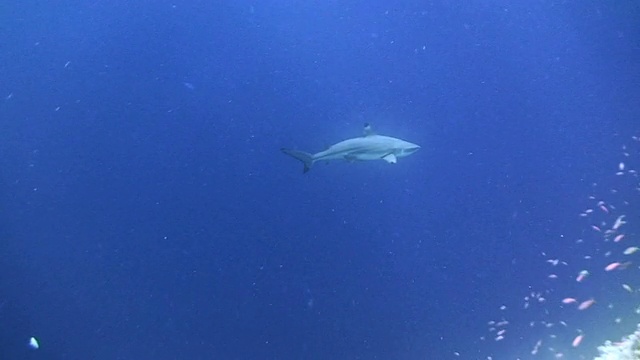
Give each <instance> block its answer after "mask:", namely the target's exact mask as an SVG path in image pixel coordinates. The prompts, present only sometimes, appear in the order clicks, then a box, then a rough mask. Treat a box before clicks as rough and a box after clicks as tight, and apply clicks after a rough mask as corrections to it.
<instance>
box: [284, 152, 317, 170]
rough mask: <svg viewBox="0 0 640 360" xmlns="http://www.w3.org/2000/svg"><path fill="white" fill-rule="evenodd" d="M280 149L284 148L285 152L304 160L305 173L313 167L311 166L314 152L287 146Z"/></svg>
mask: <svg viewBox="0 0 640 360" xmlns="http://www.w3.org/2000/svg"><path fill="white" fill-rule="evenodd" d="M280 150H282V152H283V153H285V154H287V155H289V156H292V157H294V158H296V159H298V160H300V161H302V163H303V164H304V170H303V172H304V173H306V172H307V171H309V170H310V169H311V166H312V165H313V154H309V153H306V152H304V151H298V150H291V149H285V148H282V149H280Z"/></svg>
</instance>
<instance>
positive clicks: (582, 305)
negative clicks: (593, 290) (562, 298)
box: [578, 299, 596, 310]
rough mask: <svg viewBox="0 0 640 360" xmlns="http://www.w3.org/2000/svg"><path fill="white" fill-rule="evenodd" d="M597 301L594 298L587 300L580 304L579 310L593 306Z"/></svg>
mask: <svg viewBox="0 0 640 360" xmlns="http://www.w3.org/2000/svg"><path fill="white" fill-rule="evenodd" d="M595 303H596V301H595V300H594V299H589V300H585V301H583V302H581V303H580V305H578V310H587V309H588V308H590V307H591V305H593V304H595Z"/></svg>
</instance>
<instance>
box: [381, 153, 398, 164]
mask: <svg viewBox="0 0 640 360" xmlns="http://www.w3.org/2000/svg"><path fill="white" fill-rule="evenodd" d="M382 159H383V160H384V161H386V162H388V163H389V164H395V163H396V162H397V161H398V159H397V158H396V156H395V155H394V154H387V155H385V156H383V157H382Z"/></svg>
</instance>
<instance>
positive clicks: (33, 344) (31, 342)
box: [29, 336, 40, 350]
mask: <svg viewBox="0 0 640 360" xmlns="http://www.w3.org/2000/svg"><path fill="white" fill-rule="evenodd" d="M29 347H30V348H32V349H33V350H37V349H39V348H40V343H38V339H36V338H35V337H33V336H32V337H31V338H30V339H29Z"/></svg>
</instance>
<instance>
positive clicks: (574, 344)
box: [571, 334, 584, 347]
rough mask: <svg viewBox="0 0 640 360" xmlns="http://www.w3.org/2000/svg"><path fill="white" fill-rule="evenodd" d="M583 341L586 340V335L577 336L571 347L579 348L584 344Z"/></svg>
mask: <svg viewBox="0 0 640 360" xmlns="http://www.w3.org/2000/svg"><path fill="white" fill-rule="evenodd" d="M582 339H584V335H582V334H580V335H578V336H576V338H575V339H573V342H572V343H571V346H573V347H578V345H580V343H581V342H582Z"/></svg>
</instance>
